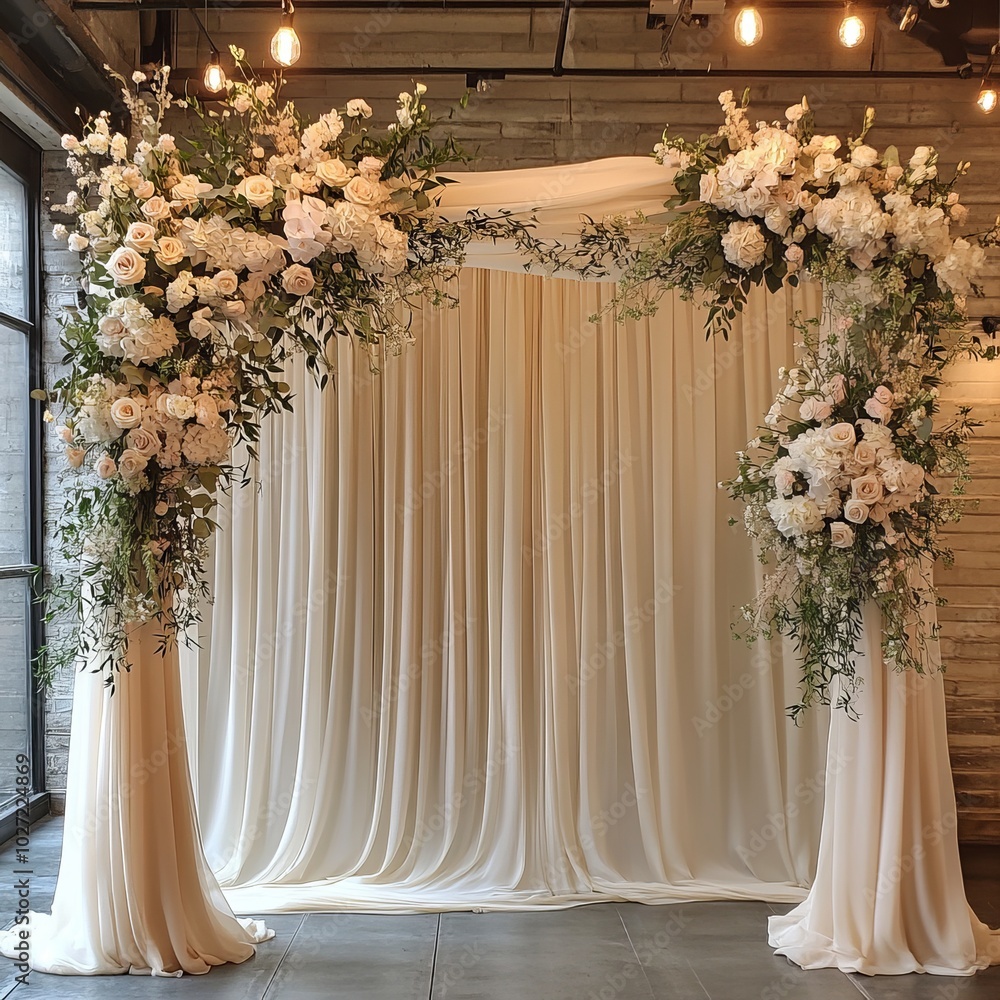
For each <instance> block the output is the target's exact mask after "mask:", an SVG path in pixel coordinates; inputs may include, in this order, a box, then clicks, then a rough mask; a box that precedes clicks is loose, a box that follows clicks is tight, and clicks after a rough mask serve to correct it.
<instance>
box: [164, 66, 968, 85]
mask: <svg viewBox="0 0 1000 1000" xmlns="http://www.w3.org/2000/svg"><path fill="white" fill-rule="evenodd" d="M203 73H204V68H202V69H194V68H191V67H187V68H177V67H175V68H174V69H173V70H171V74H170V75H171V79H184V78H187V79H192V80H194V79H201V76H202V74H203ZM415 75H416V76H465V77H468V76H482V77H488V78H490V79H499V78H502V77H510V78H513V77H550V76H555V75H560V76H578V77H579V76H585V77H616V78H634V79H655V78H665V79H709V78H713V79H714V78H718V79H720V80H742V79H753V80H954V81H956V82H957V83H962V84H965V85H966V86H971V84H970V83H969V81H968V80H962V79H960V78H959V76H958V74H957V73H955V72H954V71H953V70H952V71H949V70H920V71H909V70H828V69H817V70H805V69H789V70H781V69H710V68H709V69H656V68H650V69H638V68H636V69H632V68H629V69H622V68H615V67H608V68H605V69H602V68H601V67H600V66H584V67H580V66H574V67H563V69H562V70H561V72H560V73H559V74H556V73H555V72H554V70H553V67H551V66H512V67H510V68H507V69H505V68H503V67H500V66H489V67H483V66H417V65H414V66H292V67H291V68H289V69H283V70H282V71H281V76H282V77H284V78H285V79H286V80H294V79H300V78H303V77H324V76H330V77H333V76H398V77H405V78H407V79H409V78H411V77H413V76H415ZM975 85H976V86H977V87H978V86H979V84H978V82H976V84H975Z"/></svg>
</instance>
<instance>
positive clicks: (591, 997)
mask: <svg viewBox="0 0 1000 1000" xmlns="http://www.w3.org/2000/svg"><path fill="white" fill-rule="evenodd" d="M61 829H62V827H61V823H60V821H59V820H55V819H50V820H46V821H43V822H42V823H39V824H38V825H37V826H36V827H35V828H34V830H33V831H32V838H31V864H32V868H33V869H34V871H35V873H36V874H35V876H34V879H33V881H32V906H33V907H34V908H36V909H48V906H49V903H50V900H51V897H52V891H53V889H54V887H55V875H56V872H57V870H58V866H59V844H60V837H61ZM14 867H16V864H15V857H14V851H13V848H12V847H10V846H8V847H6V848H4V849H2V850H0V872H4V873H9V872H11V871H12V869H13V868H14ZM965 869H966V877H967V885H968V891H969V900H970V902H971V903H972V905H973V906H974V907H975V908H976V910H977V911H978V913H979V915H980V916H981V917H982V918H983V919H984V920H986V921H987V922H989V923H991V924H993V925H997V924H1000V848H975V849H970V850H968V851H967V852H966V857H965ZM11 883H12V878H11V876H9V875H8V874H5V875H4V877H3V878H2V880H0V912H2V913H7V914H9V913H12V912H13V908H14V905H15V902H16V896H15V894H14V889H13V888H12V885H11ZM780 910H781V908H780V907H776V906H769V905H768V904H766V903H689V904H681V905H674V906H641V905H638V904H628V905H615V904H611V903H608V904H604V905H600V906H585V907H580V908H577V909H574V910H559V911H551V912H533V913H486V914H476V913H445V914H441V915H440V916H438V915H434V914H431V915H420V916H363V915H348V914H335V913H310V914H282V915H277V916H270V917H268V918H267V922H268V924H269V926H271V927H273V928H274V929H275V931H276V932H277V934H276V937H275V939H274V940H273V941H269V942H267V943H266V944H264V945H262V946H261V948H260V950H259V952H258V954H257V956H256V958H254V959H251V960H250V961H249V962H246V963H245V964H244V965H239V966H231V965H230V966H222V967H220V968H217V969H214V970H213V971H212V972H211V973H209V974H208V975H207V976H191V977H185V978H183V979H152V980H151V979H147V978H138V977H131V976H116V977H99V978H93V979H86V978H72V979H70V978H61V977H58V976H45V975H41V974H40V973H32V974H31V977H30V981H29V983H28V984H27V985H24V986H17V985H16V984H15V983H14V971H13V968H12V966H10V965H9V964H8V963H6V962H5V961H4V960H3V959H0V1000H5V998H6V997H8V996H11V995H13V997H14V1000H29V998H32V997H36V998H45V1000H49V998H64V997H70V998H74V1000H159V998H162V997H168V996H169V997H170V998H171V1000H176V998H180V997H182V998H185V1000H187V998H201V997H210V998H213V1000H264V998H266V1000H275V998H285V1000H312V998H316V1000H319V998H324V1000H359V998H367V1000H446V998H448V1000H500V998H503V1000H521V998H526V1000H527V998H531V1000H654V998H655V1000H705V998H706V997H707V998H711V1000H864V998H867V1000H998V998H1000V968H997V969H992V970H989V971H988V972H984V973H981V974H980V975H978V976H975V977H972V978H969V979H946V978H940V977H933V976H897V977H879V978H868V977H864V976H846V975H844V974H842V973H840V972H834V971H820V972H803V971H802V970H800V969H798V968H796V967H795V966H793V965H790V964H789V963H788V962H786V961H785V960H784V959H782V958H776V957H775V956H774V955H772V954H771V952H770V950H769V949H768V947H767V942H766V941H765V939H764V929H765V924H766V921H767V917H768V915H769V914H771V913H775V912H779V911H780Z"/></svg>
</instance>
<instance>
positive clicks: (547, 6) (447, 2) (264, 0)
mask: <svg viewBox="0 0 1000 1000" xmlns="http://www.w3.org/2000/svg"><path fill="white" fill-rule="evenodd" d="M564 2H565V0H506V2H504V0H484V2H482V3H478V2H476V0H405V2H401V0H381V2H372V0H368V2H367V3H366V2H364V0H297V2H296V4H295V9H296V10H297V11H305V10H315V11H337V10H361V11H365V10H386V9H387V10H389V11H391V12H392V13H404V12H406V11H409V10H436V11H440V12H442V13H447V12H448V11H450V10H482V11H498V10H561V9H562V7H563V5H564ZM71 6H72V8H73V10H105V11H108V10H111V11H126V10H127V11H136V12H141V11H153V10H186V9H187V6H188V5H187V3H185V2H184V0H142V2H141V4H140V3H137V2H136V0H72V3H71ZM570 6H572V7H575V8H581V7H583V8H589V9H590V10H646V9H648V8H649V0H570ZM208 9H209V10H223V11H232V12H236V11H237V10H276V9H277V2H276V0H208Z"/></svg>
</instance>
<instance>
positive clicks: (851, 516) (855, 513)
mask: <svg viewBox="0 0 1000 1000" xmlns="http://www.w3.org/2000/svg"><path fill="white" fill-rule="evenodd" d="M844 517H845V518H846V519H847V520H848V521H850V522H851V524H864V523H865V521H867V520H868V504H866V503H863V502H862V501H861V500H848V501H847V503H845V504H844Z"/></svg>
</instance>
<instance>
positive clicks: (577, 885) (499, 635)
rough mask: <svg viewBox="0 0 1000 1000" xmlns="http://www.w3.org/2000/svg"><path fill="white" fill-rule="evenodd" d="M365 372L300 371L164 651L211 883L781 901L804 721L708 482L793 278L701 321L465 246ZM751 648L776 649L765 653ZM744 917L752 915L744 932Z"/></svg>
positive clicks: (425, 893)
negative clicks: (736, 623)
mask: <svg viewBox="0 0 1000 1000" xmlns="http://www.w3.org/2000/svg"><path fill="white" fill-rule="evenodd" d="M458 293H459V306H458V307H457V308H456V309H451V310H449V309H443V310H434V309H431V308H428V309H426V310H425V311H424V312H423V313H421V314H419V315H417V316H416V318H415V324H414V334H415V337H416V344H415V346H414V347H412V348H411V349H410V350H408V351H407V352H405V353H404V354H403V355H402V356H400V357H396V358H389V359H386V360H385V362H384V365H383V371H382V373H381V374H380V375H377V376H373V375H372V374H371V372H370V371H369V367H368V362H367V360H366V358H365V356H364V355H363V354H362V353H361V352H359V351H357V350H356V349H354V348H352V347H351V346H350V345H349V344H347V343H344V344H343V345H341V347H342V349H341V350H340V354H339V370H340V372H339V375H338V378H337V384H336V387H335V389H333V390H327V392H326V393H325V394H323V393H321V392H320V391H319V390H318V389H317V388H316V387H315V385H314V384H313V382H312V380H311V377H310V376H308V375H306V374H305V373H304V372H303V369H302V367H301V366H295V368H294V370H293V371H291V373H290V376H289V377H290V381H291V383H292V385H293V388H294V391H295V395H296V400H295V411H294V414H287V415H282V416H280V417H275V418H271V419H270V420H269V421H268V422H267V423H266V425H265V427H264V428H263V438H262V441H261V445H260V464H259V468H258V469H257V475H258V478H259V480H260V485H259V486H257V485H252V486H249V487H246V488H244V489H241V490H237V491H236V492H235V495H234V497H233V498H232V502H231V504H230V505H229V506H228V507H227V508H226V509H225V510H224V511H223V513H222V515H221V521H222V531H221V532H219V533H218V535H217V536H216V542H215V565H214V588H213V589H214V592H215V594H216V604H215V606H214V608H213V609H210V610H209V611H208V613H207V616H206V623H205V627H204V630H203V633H202V651H201V654H200V659H201V661H202V662H201V663H200V665H199V664H198V663H197V662H195V661H196V660H197V659H198V654H197V652H195V653H193V654H192V653H188V654H185V655H186V656H187V665H186V670H187V673H186V674H185V678H184V679H185V682H186V683H187V688H186V691H185V697H186V716H187V720H188V729H189V739H190V745H191V748H192V754H193V765H194V773H195V781H196V788H197V798H198V804H199V815H200V821H201V829H202V835H203V837H204V842H205V847H206V851H207V854H208V858H209V861H210V863H211V865H212V867H213V868H214V869H215V871H216V873H217V875H218V877H219V879H220V882H221V883H222V885H223V887H224V888H225V889H226V895H227V898H228V899H229V901H230V902H231V904H232V905H233V907H234V909H235V910H236V911H237V912H267V911H276V910H296V909H309V908H314V909H365V910H377V909H384V910H390V909H391V910H438V909H449V908H468V907H488V908H501V907H530V906H548V905H552V906H564V905H570V904H573V903H578V902H584V901H588V900H595V899H608V898H624V899H632V900H642V901H647V902H657V901H669V900H681V899H704V898H765V899H772V900H783V901H784V900H799V899H801V898H802V896H803V895H804V892H803V890H802V889H801V888H800V887H801V886H803V885H805V884H806V883H807V882H808V881H809V879H810V878H811V875H812V872H813V870H814V867H815V861H816V847H817V841H818V837H819V824H820V818H821V810H822V799H823V784H824V780H825V770H824V769H825V758H826V717H825V714H824V713H822V712H816V713H814V714H813V715H812V716H810V718H809V719H808V721H807V724H806V726H805V728H803V729H802V730H795V729H794V727H792V726H790V725H789V723H788V722H787V721H786V719H785V715H784V708H785V706H786V705H787V704H789V703H790V702H791V701H792V700H793V699H794V687H795V682H796V677H797V670H796V666H795V664H794V661H793V659H792V658H791V657H787V658H783V657H782V655H781V653H782V651H781V647H780V646H779V645H777V644H776V645H775V646H774V649H773V650H768V649H767V648H766V647H764V648H759V649H748V648H747V647H746V645H745V644H743V643H739V642H735V641H734V640H733V639H732V637H731V635H730V627H729V626H730V621H731V620H732V618H733V616H734V609H735V608H736V607H737V606H738V605H739V604H740V603H741V602H743V601H745V600H747V599H748V598H749V597H750V595H751V594H752V593H753V590H754V586H755V574H756V573H757V572H758V569H759V567H757V566H756V563H755V560H754V557H753V554H752V552H751V548H750V545H749V543H748V541H747V539H746V537H745V535H744V534H743V532H742V530H741V528H740V527H739V526H736V527H730V526H729V525H728V524H727V518H728V516H729V515H731V514H736V515H737V516H738V514H739V511H738V510H737V509H736V508H735V506H734V505H732V504H731V503H730V502H729V501H728V500H727V498H726V497H725V496H724V494H723V493H722V492H721V491H720V490H718V488H717V482H718V481H719V480H720V479H722V478H726V477H728V476H729V475H731V474H732V472H733V468H734V464H735V460H734V452H735V451H736V450H737V449H738V448H740V447H741V446H743V445H744V444H745V442H746V438H747V433H748V428H752V427H754V426H756V425H757V423H758V421H759V420H760V415H761V414H762V413H764V412H765V411H766V410H767V408H768V406H769V404H770V401H771V398H772V395H773V391H774V378H775V373H776V370H777V368H778V366H779V365H781V364H786V363H788V361H789V359H790V357H791V356H792V339H793V333H792V332H791V328H790V323H789V321H790V319H791V318H792V316H793V313H794V312H795V311H796V310H798V309H804V310H805V311H806V312H812V313H815V312H816V311H817V310H818V308H819V299H820V296H819V293H818V291H817V290H816V289H815V288H810V289H805V290H800V291H798V292H796V291H794V290H789V291H788V292H785V293H782V294H779V295H776V296H771V297H768V296H766V295H765V294H761V295H757V296H755V297H754V299H753V302H752V304H751V307H750V309H749V311H748V314H747V316H746V318H745V319H744V320H743V321H742V322H741V323H738V324H737V327H736V330H735V333H734V336H733V338H732V339H731V340H730V341H729V342H726V341H724V340H722V339H721V338H718V339H715V340H712V341H706V338H705V334H704V330H703V318H704V317H703V314H702V313H701V312H699V311H697V310H695V309H694V308H692V307H691V306H689V305H687V304H685V303H682V302H680V301H679V300H678V299H676V298H668V299H665V300H664V302H663V305H662V308H661V309H660V311H659V313H658V314H657V315H656V316H655V317H652V318H650V319H648V320H644V321H642V322H637V323H633V322H629V323H626V324H624V325H623V326H621V327H619V328H617V329H616V328H615V326H614V324H613V323H612V322H611V321H610V320H607V319H606V320H603V321H601V322H600V323H598V324H596V325H595V324H592V323H590V322H589V321H588V317H590V316H591V314H593V313H595V312H597V311H598V310H599V309H600V308H601V307H602V305H603V304H605V303H606V302H607V301H608V299H609V297H610V295H611V289H610V288H609V287H608V286H606V285H599V284H596V283H579V282H570V281H562V280H545V279H542V278H538V277H534V276H528V275H525V274H505V273H500V272H496V271H494V272H487V271H482V270H474V269H467V270H464V271H463V272H462V274H461V277H460V280H459V282H458ZM772 654H773V655H772ZM762 933H763V927H762Z"/></svg>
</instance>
